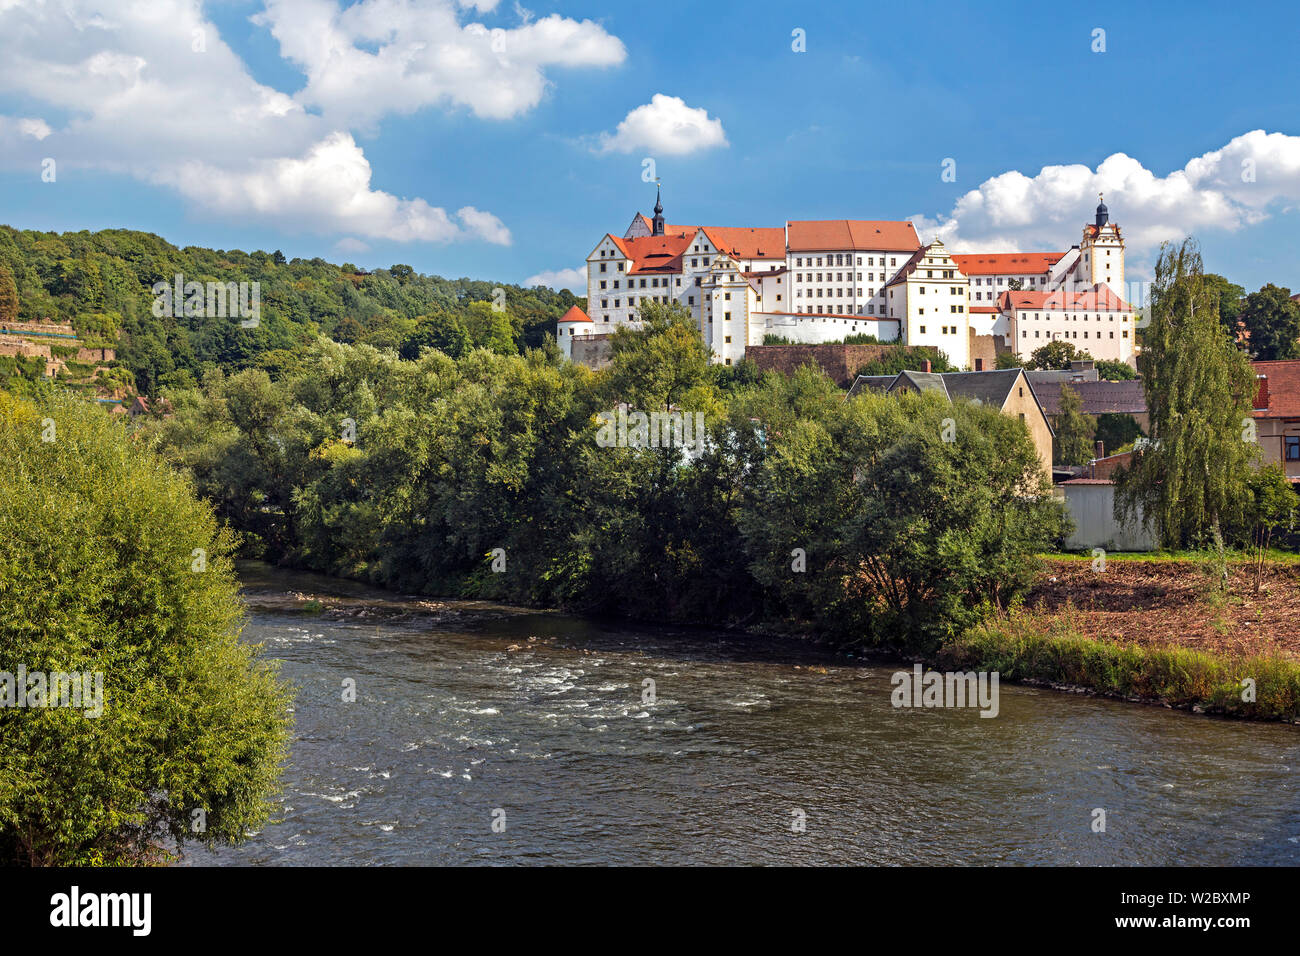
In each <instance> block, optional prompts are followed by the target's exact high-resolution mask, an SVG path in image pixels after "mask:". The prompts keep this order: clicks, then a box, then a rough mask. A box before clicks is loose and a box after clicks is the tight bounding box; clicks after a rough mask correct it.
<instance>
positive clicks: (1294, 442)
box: [1282, 435, 1300, 461]
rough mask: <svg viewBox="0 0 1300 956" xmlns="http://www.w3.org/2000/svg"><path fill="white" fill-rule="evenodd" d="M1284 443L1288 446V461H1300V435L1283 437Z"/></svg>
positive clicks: (1286, 455) (1286, 454)
mask: <svg viewBox="0 0 1300 956" xmlns="http://www.w3.org/2000/svg"><path fill="white" fill-rule="evenodd" d="M1282 441H1283V442H1284V443H1285V445H1286V453H1285V457H1286V460H1287V461H1300V435H1283V436H1282Z"/></svg>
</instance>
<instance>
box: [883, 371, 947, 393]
mask: <svg viewBox="0 0 1300 956" xmlns="http://www.w3.org/2000/svg"><path fill="white" fill-rule="evenodd" d="M903 385H911V386H912V387H913V388H915V389H916V390H917V391H918V392H941V393H942V394H943V396H944V397H945V398H951V397H952V396H951V395H949V394H948V386H947V385H945V384H944V380H943V373H942V372H914V371H912V370H911V369H908V370H906V371H902V372H899V373H898V377H897V378H895V380H894V384H893V385H891V386H890V387H889V391H891V392H892V391H894V389H896V388H899V387H900V386H903Z"/></svg>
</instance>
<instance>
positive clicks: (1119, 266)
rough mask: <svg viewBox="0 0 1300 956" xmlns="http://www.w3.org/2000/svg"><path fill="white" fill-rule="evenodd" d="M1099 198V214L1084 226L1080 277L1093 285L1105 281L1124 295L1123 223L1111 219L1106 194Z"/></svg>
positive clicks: (1085, 282)
mask: <svg viewBox="0 0 1300 956" xmlns="http://www.w3.org/2000/svg"><path fill="white" fill-rule="evenodd" d="M1097 199H1098V200H1099V201H1098V203H1097V218H1096V220H1095V221H1094V222H1092V223H1090V224H1088V225H1086V226H1084V227H1083V242H1082V243H1080V244H1079V264H1078V266H1077V268H1076V279H1077V280H1078V282H1080V283H1081V284H1085V285H1089V286H1094V285H1096V284H1097V283H1098V282H1104V283H1106V285H1108V286H1110V289H1111V291H1112V292H1114V293H1115V294H1116V295H1119V296H1123V295H1124V294H1125V288H1124V237H1123V235H1121V233H1120V228H1119V226H1117V225H1115V223H1113V222H1111V221H1110V210H1109V209H1107V208H1106V202H1105V198H1104V197H1103V196H1102V195H1100V194H1098V196H1097Z"/></svg>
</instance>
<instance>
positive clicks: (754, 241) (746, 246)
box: [703, 226, 785, 259]
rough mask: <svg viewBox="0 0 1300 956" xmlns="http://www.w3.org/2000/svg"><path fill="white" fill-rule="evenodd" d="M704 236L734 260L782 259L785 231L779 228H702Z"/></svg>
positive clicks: (783, 256)
mask: <svg viewBox="0 0 1300 956" xmlns="http://www.w3.org/2000/svg"><path fill="white" fill-rule="evenodd" d="M703 228H704V234H705V235H706V236H708V237H709V242H711V243H713V244H714V245H715V246H717V247H718V249H719V250H720V251H722V252H725V253H727V255H729V256H731V257H732V258H734V259H784V258H785V230H784V229H782V228H781V227H780V226H776V227H773V228H769V227H767V226H758V227H751V226H704V227H703Z"/></svg>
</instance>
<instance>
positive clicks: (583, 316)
mask: <svg viewBox="0 0 1300 956" xmlns="http://www.w3.org/2000/svg"><path fill="white" fill-rule="evenodd" d="M560 321H561V322H590V321H591V319H590V318H589V317H588V315H587V313H586V312H583V311H582V310H581V309H580V308H578V307H577V306H576V305H571V306H569V311H568V312H565V313H564V315H562V316H560Z"/></svg>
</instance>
